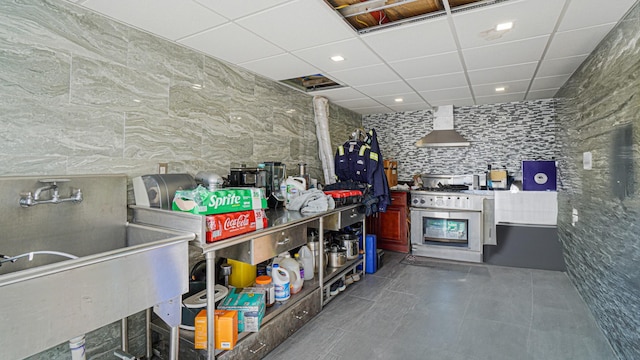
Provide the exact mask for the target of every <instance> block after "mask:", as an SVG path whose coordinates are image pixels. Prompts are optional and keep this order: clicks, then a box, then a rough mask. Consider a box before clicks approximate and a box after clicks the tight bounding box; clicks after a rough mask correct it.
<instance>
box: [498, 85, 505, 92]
mask: <svg viewBox="0 0 640 360" xmlns="http://www.w3.org/2000/svg"><path fill="white" fill-rule="evenodd" d="M504 90H505V88H504V86H501V87H497V88H496V92H503V91H504Z"/></svg>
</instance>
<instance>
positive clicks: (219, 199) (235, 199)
mask: <svg viewBox="0 0 640 360" xmlns="http://www.w3.org/2000/svg"><path fill="white" fill-rule="evenodd" d="M240 199H241V196H240V195H236V194H232V193H229V194H227V195H225V196H215V194H214V195H213V196H211V197H210V198H209V205H208V206H209V207H212V208H214V209H217V208H219V207H221V206H232V205H240Z"/></svg>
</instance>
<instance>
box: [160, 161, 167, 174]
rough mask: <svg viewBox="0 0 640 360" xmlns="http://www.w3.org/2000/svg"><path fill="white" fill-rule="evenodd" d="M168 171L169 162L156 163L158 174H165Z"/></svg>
mask: <svg viewBox="0 0 640 360" xmlns="http://www.w3.org/2000/svg"><path fill="white" fill-rule="evenodd" d="M168 172H169V164H167V163H159V164H158V174H166V173H168Z"/></svg>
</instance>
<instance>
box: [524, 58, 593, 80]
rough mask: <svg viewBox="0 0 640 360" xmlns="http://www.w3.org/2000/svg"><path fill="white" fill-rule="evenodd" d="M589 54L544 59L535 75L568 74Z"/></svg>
mask: <svg viewBox="0 0 640 360" xmlns="http://www.w3.org/2000/svg"><path fill="white" fill-rule="evenodd" d="M588 56H589V55H578V56H571V57H566V58H559V59H550V60H547V59H544V60H542V62H541V63H540V68H539V69H538V73H537V74H536V75H537V76H554V75H570V74H573V72H574V71H576V69H577V68H578V67H579V66H580V65H581V64H582V62H584V60H585V59H586V58H587V57H588Z"/></svg>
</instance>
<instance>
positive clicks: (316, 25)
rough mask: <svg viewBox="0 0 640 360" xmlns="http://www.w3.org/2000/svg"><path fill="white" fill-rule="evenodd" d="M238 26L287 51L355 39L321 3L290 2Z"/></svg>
mask: <svg viewBox="0 0 640 360" xmlns="http://www.w3.org/2000/svg"><path fill="white" fill-rule="evenodd" d="M236 23H237V24H239V25H240V26H242V27H244V28H246V29H248V30H250V31H252V32H254V33H256V34H259V35H260V36H261V37H263V38H265V39H269V41H271V42H273V43H274V44H276V45H278V46H280V47H282V48H284V49H286V50H287V51H295V50H299V49H304V48H308V47H312V46H317V45H322V44H327V43H331V42H334V41H339V40H346V39H349V38H355V37H356V33H355V32H354V31H353V30H352V29H351V28H350V27H349V25H348V24H347V23H345V22H344V20H343V19H340V17H339V16H338V15H337V14H336V13H335V12H334V11H333V9H331V8H330V7H329V6H328V5H327V4H326V3H325V2H324V1H318V0H297V1H293V2H289V3H286V4H283V5H280V6H276V7H273V8H271V9H269V10H266V11H263V12H260V13H257V14H254V15H251V16H248V17H244V18H242V19H239V20H237V21H236Z"/></svg>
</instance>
